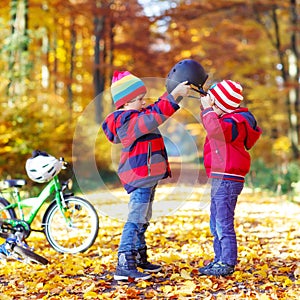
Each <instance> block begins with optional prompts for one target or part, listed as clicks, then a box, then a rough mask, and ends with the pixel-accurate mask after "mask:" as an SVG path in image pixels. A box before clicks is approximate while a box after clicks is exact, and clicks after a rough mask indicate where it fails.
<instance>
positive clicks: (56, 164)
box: [25, 150, 63, 183]
mask: <svg viewBox="0 0 300 300" xmlns="http://www.w3.org/2000/svg"><path fill="white" fill-rule="evenodd" d="M62 167H63V162H62V161H59V160H58V159H56V158H55V157H54V156H51V155H49V154H48V153H46V152H43V151H39V150H35V151H33V153H32V157H31V158H29V159H27V161H26V165H25V169H26V172H27V175H28V177H29V178H30V179H31V180H33V181H35V182H39V183H43V182H48V181H50V180H51V179H52V178H53V177H54V176H55V175H57V174H58V173H59V172H60V170H61V169H62Z"/></svg>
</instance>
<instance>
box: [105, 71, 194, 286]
mask: <svg viewBox="0 0 300 300" xmlns="http://www.w3.org/2000/svg"><path fill="white" fill-rule="evenodd" d="M189 90H190V86H189V85H187V82H182V83H179V84H178V85H177V87H176V88H175V89H174V90H173V91H172V92H171V93H170V94H167V93H165V94H164V95H162V96H161V97H160V98H159V99H158V100H157V101H156V102H155V103H153V104H151V105H149V106H147V107H145V104H146V103H145V100H144V96H145V94H146V87H145V84H144V82H143V81H142V80H141V79H139V78H138V77H136V76H134V75H132V74H131V73H130V72H128V71H124V72H118V71H116V72H114V74H113V79H112V85H111V94H112V98H113V101H114V104H115V106H116V108H117V110H116V111H114V112H113V113H111V114H109V115H108V116H107V117H106V119H105V120H104V122H103V124H102V128H103V131H104V133H105V135H106V136H107V138H108V140H109V141H110V142H112V143H116V144H117V143H121V144H122V153H121V158H120V163H119V168H118V175H119V178H120V180H121V182H122V184H123V186H124V188H125V190H126V191H127V193H128V194H130V202H129V205H128V208H129V213H128V218H127V221H126V223H125V225H124V228H123V232H122V236H121V241H120V244H119V250H118V264H117V268H116V272H115V274H114V279H115V280H128V279H129V278H133V279H134V280H137V279H149V278H150V277H151V275H149V274H147V273H143V272H139V271H138V270H137V266H138V267H140V268H142V269H143V270H144V271H145V272H150V273H151V272H159V271H160V270H161V266H159V265H154V264H151V263H150V262H148V260H147V245H146V241H145V232H146V230H147V227H148V226H149V221H150V219H151V216H152V204H153V200H154V194H155V188H156V185H157V183H158V181H159V180H161V179H163V178H166V177H169V176H171V171H170V166H169V162H168V156H167V152H166V149H165V145H164V140H163V138H162V136H161V134H160V132H159V130H158V127H159V126H160V125H161V124H162V123H163V122H164V121H166V120H167V119H168V118H169V117H171V116H172V115H173V114H174V113H175V112H176V111H177V110H178V109H179V108H180V107H179V105H178V102H179V99H180V100H181V99H182V97H184V96H187V94H188V92H189Z"/></svg>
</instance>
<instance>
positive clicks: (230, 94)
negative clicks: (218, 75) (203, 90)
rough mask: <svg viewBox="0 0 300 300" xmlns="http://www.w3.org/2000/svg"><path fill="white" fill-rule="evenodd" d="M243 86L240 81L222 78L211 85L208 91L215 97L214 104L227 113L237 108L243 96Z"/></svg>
mask: <svg viewBox="0 0 300 300" xmlns="http://www.w3.org/2000/svg"><path fill="white" fill-rule="evenodd" d="M242 92H243V88H242V86H241V85H240V83H238V82H235V81H232V80H223V81H221V82H219V83H217V84H215V85H213V86H212V87H211V88H210V89H209V90H208V93H209V94H211V95H213V96H214V98H215V105H216V106H218V107H219V108H220V109H222V110H223V111H225V112H227V113H231V112H233V111H234V110H235V109H237V108H238V107H239V106H240V104H241V101H243V99H244V97H243V95H242Z"/></svg>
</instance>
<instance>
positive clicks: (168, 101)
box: [102, 94, 180, 193]
mask: <svg viewBox="0 0 300 300" xmlns="http://www.w3.org/2000/svg"><path fill="white" fill-rule="evenodd" d="M179 108H180V107H179V105H178V104H177V103H176V102H175V101H174V98H173V97H172V96H171V95H167V94H165V95H163V96H162V97H161V98H160V99H159V100H158V101H157V102H155V103H154V104H152V105H149V106H147V107H146V108H145V109H143V110H142V111H138V110H117V111H115V112H113V113H111V114H110V115H108V116H107V117H106V119H105V121H104V122H103V124H102V128H103V131H104V133H105V134H106V136H107V138H108V140H109V141H111V142H112V143H115V144H117V143H122V153H121V158H120V163H119V168H118V175H119V178H120V180H121V182H122V184H123V186H124V188H125V189H126V191H127V192H128V193H131V192H132V191H134V190H135V189H137V188H144V187H150V186H153V185H155V184H156V183H157V182H158V181H159V180H160V179H163V178H166V177H168V176H171V171H170V167H169V162H168V156H167V152H166V149H165V144H164V140H163V137H162V136H161V134H160V132H159V130H158V126H159V125H161V124H162V123H163V122H164V121H166V120H167V119H168V118H169V117H170V116H171V115H172V114H174V113H175V112H176V111H177V110H178V109H179Z"/></svg>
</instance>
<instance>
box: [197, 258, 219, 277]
mask: <svg viewBox="0 0 300 300" xmlns="http://www.w3.org/2000/svg"><path fill="white" fill-rule="evenodd" d="M216 263H217V262H216V261H211V262H210V263H209V264H207V265H206V266H204V267H201V268H199V269H198V271H199V272H200V273H201V274H205V272H206V270H208V269H210V268H212V267H213V266H214V264H216Z"/></svg>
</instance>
